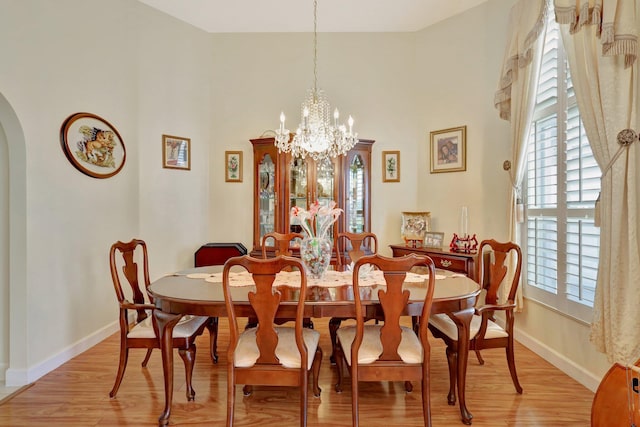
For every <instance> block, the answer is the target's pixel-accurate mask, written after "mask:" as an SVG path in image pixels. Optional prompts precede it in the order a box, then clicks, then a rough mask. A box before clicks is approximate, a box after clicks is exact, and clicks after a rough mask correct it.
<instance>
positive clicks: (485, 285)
mask: <svg viewBox="0 0 640 427" xmlns="http://www.w3.org/2000/svg"><path fill="white" fill-rule="evenodd" d="M487 252H491V253H492V256H491V258H492V259H491V261H489V271H488V274H485V272H484V264H485V263H484V262H480V263H478V273H477V274H476V277H478V278H479V280H480V285H481V288H482V289H483V293H484V303H483V304H482V305H477V306H476V308H475V313H474V315H473V317H472V319H471V327H470V330H469V337H470V340H471V341H470V343H469V349H470V350H474V351H475V353H476V356H477V357H478V362H479V363H480V364H481V365H483V364H484V360H483V359H482V355H481V354H480V351H481V350H483V349H488V348H504V349H505V350H506V354H507V364H508V365H509V372H510V373H511V380H512V381H513V385H514V386H515V388H516V391H517V392H518V393H522V386H521V385H520V382H519V381H518V375H517V373H516V363H515V358H514V353H513V324H514V311H515V308H516V304H515V298H516V292H517V290H518V284H519V283H520V272H521V269H522V252H521V250H520V246H518V245H517V244H515V243H511V242H507V243H500V242H497V241H496V240H493V239H491V240H484V241H482V242H481V243H480V248H479V250H478V259H485V256H484V255H485V253H487ZM509 254H512V255H513V256H514V257H515V259H514V263H513V265H514V266H515V268H514V270H513V272H512V273H513V276H512V279H511V283H510V290H509V293H508V296H507V300H506V302H504V303H499V302H498V299H499V298H498V296H499V289H500V286H501V284H502V283H503V282H506V280H505V277H507V271H508V268H507V264H508V263H509ZM498 311H502V312H504V313H505V320H504V327H503V326H501V325H500V324H499V323H498V322H496V319H495V317H494V315H495V313H496V312H498ZM429 330H430V331H431V333H432V334H433V336H434V337H436V338H440V339H442V340H443V341H444V342H445V343H446V344H447V361H448V363H449V395H448V401H449V404H450V405H453V404H455V387H456V385H455V384H456V381H455V378H456V359H457V353H458V329H457V327H456V325H455V323H454V322H453V320H452V319H451V318H450V317H449V316H447V315H446V314H434V315H432V316H431V317H430V318H429Z"/></svg>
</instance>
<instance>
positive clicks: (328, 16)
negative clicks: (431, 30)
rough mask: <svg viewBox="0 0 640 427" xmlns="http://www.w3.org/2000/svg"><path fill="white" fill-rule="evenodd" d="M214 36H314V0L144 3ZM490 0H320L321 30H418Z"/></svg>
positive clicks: (159, 0)
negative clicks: (276, 34)
mask: <svg viewBox="0 0 640 427" xmlns="http://www.w3.org/2000/svg"><path fill="white" fill-rule="evenodd" d="M139 1H140V2H142V3H145V4H147V5H149V6H151V7H153V8H156V9H158V10H161V11H162V12H165V13H167V14H169V15H172V16H174V17H176V18H178V19H180V20H182V21H185V22H187V23H189V24H191V25H193V26H195V27H198V28H200V29H202V30H204V31H207V32H210V33H254V32H260V33H262V32H311V31H313V1H312V0H179V1H176V0H139ZM486 1H487V0H319V1H318V32H412V31H418V30H421V29H423V28H425V27H428V26H430V25H432V24H435V23H436V22H439V21H442V20H444V19H446V18H448V17H450V16H453V15H456V14H458V13H461V12H464V11H465V10H467V9H471V8H473V7H475V6H477V5H479V4H481V3H484V2H486Z"/></svg>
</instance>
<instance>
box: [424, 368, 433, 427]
mask: <svg viewBox="0 0 640 427" xmlns="http://www.w3.org/2000/svg"><path fill="white" fill-rule="evenodd" d="M428 372H429V368H427V375H424V377H423V378H422V416H423V417H424V427H431V394H430V390H429V387H430V382H431V381H430V380H429V375H430V374H429V373H428Z"/></svg>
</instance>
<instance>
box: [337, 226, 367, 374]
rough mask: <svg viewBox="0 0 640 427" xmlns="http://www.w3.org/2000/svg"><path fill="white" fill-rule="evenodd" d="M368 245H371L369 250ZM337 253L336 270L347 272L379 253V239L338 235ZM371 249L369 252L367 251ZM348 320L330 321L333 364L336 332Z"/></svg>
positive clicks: (355, 235)
mask: <svg viewBox="0 0 640 427" xmlns="http://www.w3.org/2000/svg"><path fill="white" fill-rule="evenodd" d="M366 243H368V244H369V247H368V248H367V246H366ZM334 247H335V253H336V270H338V271H345V270H346V269H347V268H348V266H350V265H351V263H355V262H356V261H357V260H359V259H360V258H361V257H362V256H364V255H365V254H367V252H369V254H372V253H373V254H377V253H378V237H377V236H376V235H375V234H374V233H369V232H366V231H365V232H363V233H350V232H341V233H338V235H337V236H336V239H335V241H334ZM367 249H369V251H367ZM344 320H347V318H346V317H332V318H331V319H329V337H330V338H331V356H330V357H329V360H330V362H331V363H335V361H336V357H335V355H336V331H337V330H338V328H339V327H340V325H341V324H342V321H344Z"/></svg>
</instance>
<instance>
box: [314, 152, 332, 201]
mask: <svg viewBox="0 0 640 427" xmlns="http://www.w3.org/2000/svg"><path fill="white" fill-rule="evenodd" d="M315 174H316V182H315V188H314V192H313V194H314V195H315V200H317V201H318V202H319V203H320V205H322V206H326V205H328V204H329V202H331V201H332V200H336V194H335V185H336V173H335V163H334V162H333V161H332V160H331V159H330V158H326V159H324V160H319V161H318V163H316V170H315ZM315 200H313V201H315Z"/></svg>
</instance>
